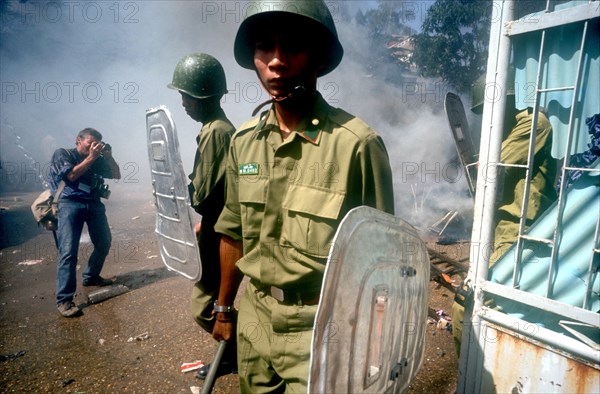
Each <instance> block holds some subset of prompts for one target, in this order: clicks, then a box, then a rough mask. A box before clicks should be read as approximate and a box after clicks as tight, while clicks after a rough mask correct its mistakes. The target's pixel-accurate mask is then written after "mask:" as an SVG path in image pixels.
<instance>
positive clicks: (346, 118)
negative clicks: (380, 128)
mask: <svg viewBox="0 0 600 394" xmlns="http://www.w3.org/2000/svg"><path fill="white" fill-rule="evenodd" d="M329 118H330V119H331V121H332V122H334V123H336V124H338V125H339V126H341V127H343V128H345V129H348V130H349V131H351V132H353V133H354V134H356V135H358V136H360V137H362V138H364V137H365V136H366V135H367V134H372V133H375V131H374V130H373V129H371V127H370V126H369V125H368V124H366V123H365V122H364V121H363V120H362V119H360V118H358V117H356V116H354V115H352V114H349V113H348V112H346V111H344V110H343V109H341V108H332V109H331V111H330V112H329Z"/></svg>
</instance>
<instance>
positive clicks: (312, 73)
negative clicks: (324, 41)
mask: <svg viewBox="0 0 600 394" xmlns="http://www.w3.org/2000/svg"><path fill="white" fill-rule="evenodd" d="M254 66H255V68H256V72H257V73H258V77H259V78H260V80H261V82H262V83H263V85H264V87H265V88H266V89H267V90H268V92H269V94H270V95H271V96H273V97H275V98H278V97H285V96H287V95H288V94H290V93H291V92H292V91H293V90H294V88H295V87H296V86H299V85H302V86H304V87H305V88H312V87H313V86H314V85H315V84H316V80H317V71H318V67H316V66H315V61H314V57H313V56H312V51H310V49H309V48H308V44H307V42H306V39H305V38H302V37H300V36H299V35H298V34H294V33H282V34H279V33H278V34H275V33H264V34H261V35H260V36H259V37H258V39H257V40H256V43H255V46H254Z"/></svg>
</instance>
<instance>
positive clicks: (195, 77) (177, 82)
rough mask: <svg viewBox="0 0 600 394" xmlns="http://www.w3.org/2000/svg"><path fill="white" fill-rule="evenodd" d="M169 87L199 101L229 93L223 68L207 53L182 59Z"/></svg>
mask: <svg viewBox="0 0 600 394" xmlns="http://www.w3.org/2000/svg"><path fill="white" fill-rule="evenodd" d="M167 87H168V88H170V89H175V90H179V91H181V92H184V93H187V94H189V95H190V96H192V97H196V98H199V99H205V98H208V97H212V96H222V95H224V94H225V93H227V82H226V80H225V71H224V70H223V66H221V63H219V61H218V60H217V59H215V58H214V57H212V56H211V55H208V54H206V53H191V54H189V55H186V56H185V57H184V58H183V59H181V60H180V61H179V62H178V63H177V66H175V71H174V72H173V81H172V82H171V83H170V84H168V85H167Z"/></svg>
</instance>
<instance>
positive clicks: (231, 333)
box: [212, 313, 235, 341]
mask: <svg viewBox="0 0 600 394" xmlns="http://www.w3.org/2000/svg"><path fill="white" fill-rule="evenodd" d="M216 315H217V316H216V317H217V320H216V321H215V327H214V328H213V332H212V335H213V338H214V339H216V340H217V341H220V340H224V341H229V340H230V339H232V338H235V321H234V318H233V315H232V314H231V313H217V314H216Z"/></svg>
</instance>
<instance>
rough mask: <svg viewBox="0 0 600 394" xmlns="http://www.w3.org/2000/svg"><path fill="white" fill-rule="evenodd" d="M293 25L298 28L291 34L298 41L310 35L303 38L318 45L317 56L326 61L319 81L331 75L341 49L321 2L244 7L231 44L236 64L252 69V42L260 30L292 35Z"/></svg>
mask: <svg viewBox="0 0 600 394" xmlns="http://www.w3.org/2000/svg"><path fill="white" fill-rule="evenodd" d="M289 22H294V23H296V24H297V25H300V26H302V31H295V32H296V33H298V34H299V35H300V37H306V36H307V35H308V34H307V33H311V34H313V38H314V39H313V40H310V39H309V38H306V40H307V41H308V42H309V43H310V44H311V45H320V46H321V49H322V51H321V53H323V56H325V57H326V59H325V63H324V65H325V66H324V68H323V69H321V70H320V72H319V75H318V76H319V77H320V76H323V75H325V74H327V73H329V72H331V71H333V70H334V69H335V68H336V67H337V66H338V65H339V64H340V62H341V61H342V57H343V56H344V49H343V48H342V44H341V43H340V41H339V39H338V35H337V30H336V28H335V23H334V22H333V17H332V16H331V12H329V8H327V5H325V2H323V1H322V0H302V1H298V0H281V1H277V2H273V1H257V2H255V3H253V5H252V6H249V7H247V12H246V19H244V21H243V22H242V24H241V25H240V28H239V29H238V32H237V35H236V37H235V43H234V55H235V60H236V61H237V62H238V64H239V65H240V66H242V67H244V68H247V69H250V70H253V69H254V41H255V39H256V34H257V32H258V31H260V29H262V31H267V32H269V31H277V30H278V29H284V30H285V31H293V30H294V29H293V28H292V27H291V26H292V25H291V24H290V23H289Z"/></svg>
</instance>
